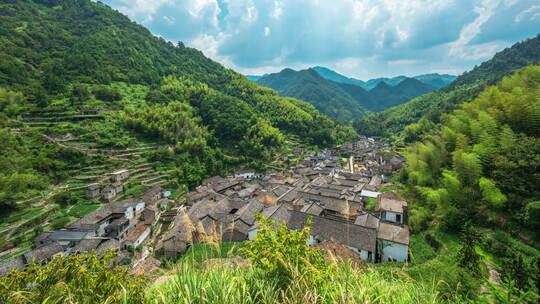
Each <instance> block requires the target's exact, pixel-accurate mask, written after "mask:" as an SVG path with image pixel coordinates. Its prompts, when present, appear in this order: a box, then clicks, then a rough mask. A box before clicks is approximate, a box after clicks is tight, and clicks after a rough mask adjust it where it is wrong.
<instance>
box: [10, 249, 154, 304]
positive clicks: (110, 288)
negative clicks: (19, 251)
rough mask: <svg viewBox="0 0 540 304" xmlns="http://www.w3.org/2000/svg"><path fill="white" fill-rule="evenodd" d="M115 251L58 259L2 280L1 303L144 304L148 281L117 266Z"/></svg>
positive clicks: (15, 272)
mask: <svg viewBox="0 0 540 304" xmlns="http://www.w3.org/2000/svg"><path fill="white" fill-rule="evenodd" d="M115 257H116V254H115V253H114V252H108V253H106V254H104V255H101V256H98V255H97V254H96V253H92V254H88V255H78V254H77V255H70V256H67V257H55V258H54V259H53V260H52V261H51V262H50V263H48V264H47V265H45V266H43V267H40V266H39V265H35V264H33V265H29V266H28V267H27V268H26V270H24V271H14V272H11V273H9V274H7V275H6V276H5V277H2V278H0V302H1V303H13V304H18V303H48V304H51V303H52V304H60V303H66V304H67V303H70V304H71V303H77V304H78V303H81V304H82V303H110V304H115V303H134V304H136V303H143V301H144V288H145V284H144V282H145V280H144V278H143V277H135V276H133V275H131V274H129V273H128V272H127V269H125V268H123V267H117V266H114V263H113V260H114V258H115Z"/></svg>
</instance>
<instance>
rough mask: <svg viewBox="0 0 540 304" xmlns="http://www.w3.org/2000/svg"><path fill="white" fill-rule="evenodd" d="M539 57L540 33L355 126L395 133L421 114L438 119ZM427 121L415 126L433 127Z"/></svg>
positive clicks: (364, 131) (369, 131)
mask: <svg viewBox="0 0 540 304" xmlns="http://www.w3.org/2000/svg"><path fill="white" fill-rule="evenodd" d="M539 61H540V36H537V37H536V38H532V39H528V40H526V41H523V42H520V43H517V44H515V45H513V46H512V47H511V48H507V49H505V50H503V51H501V52H499V53H497V54H496V55H495V56H494V57H493V58H492V59H490V60H488V61H486V62H484V63H482V64H481V65H480V66H478V67H475V68H474V69H472V70H471V71H470V72H467V73H464V74H463V75H461V76H459V77H458V78H457V79H456V80H455V81H454V82H452V83H451V84H450V85H448V86H446V87H444V88H442V89H440V90H437V91H435V92H432V93H429V94H426V95H423V96H420V97H418V98H415V99H413V100H411V101H409V102H407V103H404V104H402V105H399V106H396V107H393V108H389V109H386V110H385V111H383V112H380V113H374V114H371V115H369V116H367V117H364V118H361V119H359V120H357V121H355V122H354V127H355V129H356V130H357V131H358V132H359V133H361V134H366V135H394V134H396V133H398V132H401V131H403V130H404V128H405V126H407V125H409V124H412V123H415V122H418V121H419V120H420V119H421V118H425V119H426V120H427V121H431V122H438V121H439V118H440V115H441V114H442V113H449V112H450V111H452V110H453V109H455V108H456V106H457V105H458V104H460V103H463V102H468V101H472V100H473V99H474V98H475V97H476V96H478V94H479V93H480V92H481V91H482V90H483V89H484V88H485V87H486V86H488V85H494V84H495V83H497V81H499V80H500V79H502V77H503V76H505V75H508V74H509V73H511V72H512V71H515V70H516V69H520V68H523V67H525V66H527V65H531V64H536V63H538V62H539ZM427 121H423V122H422V124H421V125H420V126H416V127H415V128H416V129H421V128H429V122H427Z"/></svg>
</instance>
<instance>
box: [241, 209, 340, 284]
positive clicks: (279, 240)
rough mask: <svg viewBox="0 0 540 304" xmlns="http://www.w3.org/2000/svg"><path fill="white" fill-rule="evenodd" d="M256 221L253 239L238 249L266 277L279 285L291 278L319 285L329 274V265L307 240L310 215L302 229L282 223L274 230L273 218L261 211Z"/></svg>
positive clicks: (309, 230)
mask: <svg viewBox="0 0 540 304" xmlns="http://www.w3.org/2000/svg"><path fill="white" fill-rule="evenodd" d="M257 222H258V224H259V230H258V232H257V235H256V236H255V240H254V241H253V242H248V243H247V244H246V246H245V247H244V248H242V250H241V252H242V255H243V256H244V257H245V258H248V259H249V260H251V262H252V263H253V265H254V267H255V268H257V269H260V270H262V272H263V273H264V274H265V275H266V276H267V277H268V280H270V281H274V280H275V281H276V282H277V286H278V287H280V288H285V287H287V286H288V285H289V284H290V283H291V282H292V281H293V280H295V281H297V282H298V280H301V281H304V282H307V283H308V284H309V285H314V286H318V285H319V284H320V283H322V282H324V281H325V280H326V279H327V278H328V276H329V275H330V273H331V271H332V268H331V267H330V266H329V265H327V264H326V261H325V259H324V255H323V254H322V252H320V251H319V250H318V249H315V248H310V247H309V245H308V244H307V242H308V240H309V237H310V232H311V219H309V220H308V222H307V224H306V225H305V226H304V228H303V229H302V230H301V231H296V230H292V231H290V230H289V228H287V226H286V225H285V224H280V225H279V226H278V228H277V229H275V230H274V226H275V222H274V220H272V219H266V218H264V217H263V216H260V215H259V216H258V217H257Z"/></svg>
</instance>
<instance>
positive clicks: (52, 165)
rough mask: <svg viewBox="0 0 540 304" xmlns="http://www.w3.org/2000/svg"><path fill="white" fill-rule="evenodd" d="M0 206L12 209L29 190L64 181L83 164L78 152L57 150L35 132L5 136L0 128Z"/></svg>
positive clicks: (4, 130)
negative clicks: (0, 144)
mask: <svg viewBox="0 0 540 304" xmlns="http://www.w3.org/2000/svg"><path fill="white" fill-rule="evenodd" d="M0 141H1V142H2V146H1V147H0V167H1V168H2V171H1V172H0V206H2V208H6V207H7V208H9V207H13V206H14V204H15V201H16V200H18V199H23V198H24V195H25V193H27V192H28V191H31V190H44V189H46V188H47V185H48V184H49V183H52V182H56V181H58V180H62V179H65V178H66V177H67V176H68V175H69V172H72V171H73V170H74V169H76V168H77V166H81V165H82V164H84V163H85V157H84V155H82V153H80V152H77V151H75V150H71V149H68V148H64V147H60V146H58V145H56V144H53V143H51V142H49V141H47V140H46V139H45V138H44V137H42V136H41V135H40V134H38V133H34V132H28V133H22V134H16V133H9V132H8V130H6V129H0Z"/></svg>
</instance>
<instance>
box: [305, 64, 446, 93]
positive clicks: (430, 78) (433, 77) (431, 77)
mask: <svg viewBox="0 0 540 304" xmlns="http://www.w3.org/2000/svg"><path fill="white" fill-rule="evenodd" d="M313 69H314V70H315V71H317V73H319V74H320V75H321V76H322V77H324V78H326V79H329V80H332V81H335V82H339V83H348V84H354V85H357V86H360V87H362V88H363V89H365V90H371V89H373V88H375V87H376V86H377V85H378V84H379V83H381V82H385V83H386V84H388V85H390V86H396V85H398V84H400V83H401V82H402V81H403V80H405V79H408V78H414V79H417V80H419V81H420V82H423V83H425V84H429V85H432V86H434V87H437V88H441V87H444V86H446V85H448V84H450V83H451V82H452V81H454V79H456V76H453V75H448V74H438V73H432V74H424V75H418V76H412V77H407V76H396V77H392V78H385V77H382V78H374V79H370V80H368V81H362V80H359V79H356V78H351V77H347V76H344V75H342V74H340V73H338V72H336V71H333V70H331V69H329V68H325V67H321V66H316V67H313Z"/></svg>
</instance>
